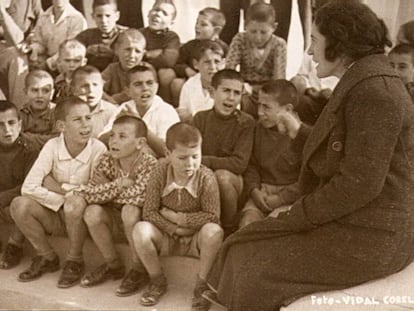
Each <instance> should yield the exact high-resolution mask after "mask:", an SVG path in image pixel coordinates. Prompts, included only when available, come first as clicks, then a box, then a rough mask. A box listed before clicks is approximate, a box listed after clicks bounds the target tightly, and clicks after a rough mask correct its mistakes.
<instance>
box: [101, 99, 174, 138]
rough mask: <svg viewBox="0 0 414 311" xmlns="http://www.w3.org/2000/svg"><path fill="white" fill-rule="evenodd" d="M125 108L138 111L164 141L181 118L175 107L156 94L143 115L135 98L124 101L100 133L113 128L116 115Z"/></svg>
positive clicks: (154, 132)
mask: <svg viewBox="0 0 414 311" xmlns="http://www.w3.org/2000/svg"><path fill="white" fill-rule="evenodd" d="M123 110H129V111H131V112H133V113H136V114H137V115H138V116H139V117H140V118H141V119H142V120H143V121H144V122H145V124H146V125H147V127H148V129H149V130H150V131H151V132H152V133H153V134H154V135H155V136H157V137H158V138H160V139H162V140H163V141H165V136H166V134H167V130H168V129H169V128H170V126H171V125H173V124H175V123H177V122H180V118H179V117H178V114H177V112H176V111H175V109H174V107H173V106H171V105H170V104H167V103H166V102H164V101H163V100H162V99H161V97H159V96H158V95H156V96H155V97H154V100H153V102H152V104H151V107H150V108H149V109H148V111H147V112H146V113H145V114H144V115H143V116H141V115H140V114H139V112H138V110H137V107H136V104H135V101H134V100H129V101H127V102H124V103H122V104H121V105H120V106H119V107H118V109H117V111H116V112H115V115H114V117H113V118H112V119H111V120H110V121H109V122H108V124H107V126H106V127H105V128H104V130H103V131H102V132H101V134H100V135H102V134H104V133H107V132H109V131H110V130H111V128H112V125H113V124H114V121H115V118H116V116H117V115H118V113H120V112H121V111H123Z"/></svg>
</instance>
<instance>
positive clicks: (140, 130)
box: [113, 112, 148, 138]
mask: <svg viewBox="0 0 414 311" xmlns="http://www.w3.org/2000/svg"><path fill="white" fill-rule="evenodd" d="M116 124H133V125H134V127H135V137H136V138H140V137H145V138H146V137H147V135H148V128H147V125H146V124H145V122H144V121H143V120H142V119H141V118H140V117H139V116H138V115H133V114H131V113H122V112H121V113H120V114H119V115H118V116H117V117H116V119H115V121H114V124H113V125H116Z"/></svg>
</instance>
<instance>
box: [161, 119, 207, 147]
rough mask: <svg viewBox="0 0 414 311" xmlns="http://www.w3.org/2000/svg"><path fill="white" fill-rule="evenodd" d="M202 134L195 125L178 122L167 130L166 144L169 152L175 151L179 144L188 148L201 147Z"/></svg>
mask: <svg viewBox="0 0 414 311" xmlns="http://www.w3.org/2000/svg"><path fill="white" fill-rule="evenodd" d="M201 142H202V137H201V133H200V131H199V130H198V128H196V127H195V126H193V125H190V124H188V123H185V122H178V123H176V124H174V125H172V126H171V127H170V128H169V129H168V130H167V135H166V139H165V144H166V146H167V149H168V150H169V151H173V150H174V149H175V148H176V147H177V145H178V144H180V145H183V146H185V147H188V148H194V147H197V146H199V145H201Z"/></svg>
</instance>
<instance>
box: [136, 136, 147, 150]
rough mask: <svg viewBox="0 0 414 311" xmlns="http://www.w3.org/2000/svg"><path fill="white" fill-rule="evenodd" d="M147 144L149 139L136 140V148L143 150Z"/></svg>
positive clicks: (140, 138) (139, 138)
mask: <svg viewBox="0 0 414 311" xmlns="http://www.w3.org/2000/svg"><path fill="white" fill-rule="evenodd" d="M146 144H147V139H146V138H145V137H138V138H136V139H135V148H136V149H137V150H141V149H142V148H143V147H144V146H145V145H146Z"/></svg>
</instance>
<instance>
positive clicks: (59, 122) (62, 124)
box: [56, 120, 65, 133]
mask: <svg viewBox="0 0 414 311" xmlns="http://www.w3.org/2000/svg"><path fill="white" fill-rule="evenodd" d="M56 129H57V130H58V131H59V132H60V133H62V132H63V131H64V130H65V122H64V121H62V120H57V121H56Z"/></svg>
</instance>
